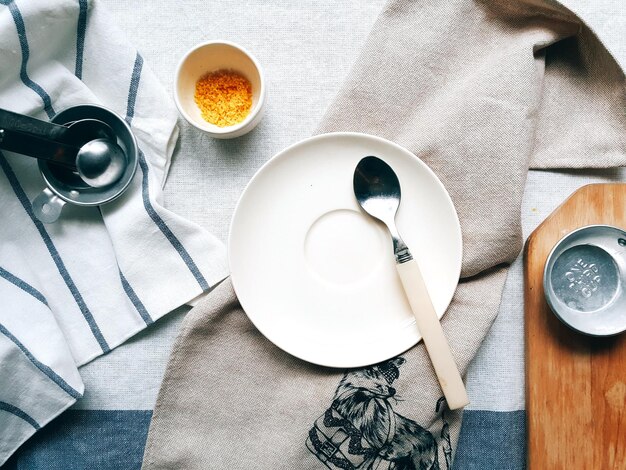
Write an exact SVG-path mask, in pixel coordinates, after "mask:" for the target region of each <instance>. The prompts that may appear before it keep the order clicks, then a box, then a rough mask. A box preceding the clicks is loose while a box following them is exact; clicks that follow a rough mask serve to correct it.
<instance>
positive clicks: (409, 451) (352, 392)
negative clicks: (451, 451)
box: [306, 357, 447, 470]
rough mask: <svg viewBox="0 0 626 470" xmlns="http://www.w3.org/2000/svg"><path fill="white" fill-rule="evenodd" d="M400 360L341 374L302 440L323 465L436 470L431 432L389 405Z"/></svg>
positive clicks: (343, 469)
mask: <svg viewBox="0 0 626 470" xmlns="http://www.w3.org/2000/svg"><path fill="white" fill-rule="evenodd" d="M405 362H406V360H405V359H404V358H403V357H396V358H394V359H390V360H389V361H386V362H383V363H381V364H377V365H374V366H371V367H368V368H366V369H359V370H351V371H349V372H347V373H346V374H345V375H344V376H343V378H342V379H341V382H340V383H339V385H338V386H337V389H336V391H335V396H334V398H333V402H332V404H331V406H330V407H329V408H328V409H327V410H326V412H325V413H324V414H323V415H322V416H320V417H319V418H318V419H317V421H316V422H315V424H314V426H313V427H312V428H311V430H310V431H309V435H308V438H307V441H306V445H307V447H308V449H309V450H310V451H311V452H312V453H313V454H315V456H316V457H317V458H318V459H319V460H320V461H321V462H323V463H324V464H325V465H326V466H327V467H328V468H330V469H332V470H336V469H341V470H356V469H359V470H374V469H375V470H413V469H415V470H439V468H440V467H439V459H438V450H437V442H436V440H435V438H434V437H433V435H432V434H431V433H430V432H429V431H427V430H426V429H424V428H423V427H421V426H420V425H419V424H417V423H416V422H415V421H413V420H411V419H408V418H406V417H404V416H402V415H400V414H398V413H396V412H395V411H394V410H393V406H392V404H391V401H392V400H393V399H394V396H395V395H396V389H395V388H394V387H393V386H392V385H393V383H394V381H396V380H397V379H398V377H399V376H400V371H399V367H400V366H401V365H402V364H404V363H405ZM439 406H440V403H438V404H437V407H438V408H439ZM446 460H447V458H446Z"/></svg>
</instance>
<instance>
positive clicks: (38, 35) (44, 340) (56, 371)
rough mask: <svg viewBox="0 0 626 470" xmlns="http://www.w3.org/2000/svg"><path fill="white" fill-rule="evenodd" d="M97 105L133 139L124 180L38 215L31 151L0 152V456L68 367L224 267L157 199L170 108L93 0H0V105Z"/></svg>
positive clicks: (74, 391)
mask: <svg viewBox="0 0 626 470" xmlns="http://www.w3.org/2000/svg"><path fill="white" fill-rule="evenodd" d="M82 103H98V104H102V105H104V106H106V107H108V108H110V109H112V110H114V111H116V112H117V113H118V114H120V115H121V116H124V117H125V119H126V121H127V122H128V123H129V124H130V125H131V127H132V129H133V131H134V133H135V135H136V137H137V140H138V144H139V148H140V150H141V151H140V160H139V168H138V171H137V174H136V175H135V178H134V180H133V182H132V184H131V186H130V187H129V189H128V190H127V191H126V192H125V193H124V194H123V196H122V197H120V198H119V199H117V200H116V201H114V202H112V203H109V204H106V205H103V206H101V207H100V208H84V207H76V206H70V205H68V206H66V207H65V209H64V211H63V213H62V215H61V217H60V219H59V220H58V221H57V222H56V223H54V224H49V225H44V224H42V223H41V222H39V221H38V220H37V219H36V218H35V217H34V215H33V210H32V207H31V203H30V201H32V200H33V198H34V197H35V196H36V195H37V194H38V193H40V192H41V190H42V189H43V188H44V187H45V185H44V181H43V179H42V177H41V176H40V174H39V171H38V168H37V162H36V161H35V160H34V159H29V158H25V157H23V156H20V155H15V154H11V153H9V152H0V214H1V216H2V223H1V224H0V465H1V464H2V463H3V462H4V461H5V460H6V459H7V458H8V457H9V455H11V453H12V452H13V451H14V450H15V449H16V448H17V447H19V445H20V444H21V443H23V442H24V441H25V440H26V439H27V438H28V437H29V436H31V435H32V434H33V433H34V432H35V431H36V430H37V429H39V428H40V427H42V426H43V425H45V424H46V423H47V422H49V421H50V420H51V419H53V418H54V417H55V416H57V415H58V414H59V413H61V412H62V411H63V410H65V409H66V408H68V407H69V406H71V405H72V404H73V403H74V402H75V401H76V400H77V399H78V398H80V397H81V396H82V394H83V388H84V387H83V384H82V382H81V378H80V375H79V373H78V370H77V367H78V366H80V365H82V364H85V363H86V362H88V361H90V360H92V359H94V358H95V357H98V356H100V355H101V354H104V353H106V352H108V351H110V350H111V349H112V348H114V347H116V346H118V345H119V344H121V343H122V342H124V341H125V340H126V339H128V338H129V337H131V336H132V335H134V334H136V333H137V332H138V331H140V330H142V329H143V328H145V327H146V326H147V325H149V324H151V323H152V322H154V321H155V320H156V319H158V318H159V317H161V316H162V315H164V314H166V313H167V312H170V311H171V310H173V309H175V308H176V307H178V306H180V305H182V304H184V303H187V302H189V301H191V300H192V299H194V298H195V297H198V296H199V295H201V294H202V293H203V292H206V291H208V290H209V289H210V288H211V287H212V286H213V285H215V284H216V283H217V282H219V281H220V280H221V279H223V278H224V277H225V275H226V263H225V261H224V259H225V258H224V248H223V245H222V244H221V243H220V242H219V241H218V240H217V239H215V238H214V237H213V236H211V235H210V234H209V233H207V232H206V231H205V230H203V229H202V228H200V227H198V226H197V225H194V224H193V223H190V222H188V221H186V220H184V219H182V218H180V217H179V216H177V215H175V214H173V213H171V212H170V211H168V210H166V209H164V208H163V200H162V199H163V198H162V186H163V184H164V182H165V178H166V175H167V170H168V165H169V161H170V157H171V154H172V151H173V148H174V144H175V141H176V138H177V136H178V130H177V127H176V119H177V113H176V110H175V108H174V106H173V104H172V103H171V100H170V99H169V98H168V97H167V96H166V95H165V92H164V91H163V90H162V88H161V86H160V85H159V83H158V82H157V80H156V78H155V77H154V75H153V74H152V73H151V72H150V70H148V69H147V68H146V67H145V66H144V63H143V60H142V58H141V56H140V55H139V54H137V52H136V51H135V50H134V49H133V48H132V47H131V46H130V45H129V44H128V43H127V42H126V41H125V40H124V39H123V38H122V37H121V35H120V33H119V32H118V31H117V29H116V28H115V26H114V25H112V24H111V22H110V21H109V20H108V18H107V16H106V13H105V12H103V11H102V7H101V6H100V5H99V3H98V2H97V1H87V0H55V1H50V0H18V1H12V0H0V107H1V108H5V109H9V110H12V111H16V112H19V113H24V114H29V115H32V116H35V117H37V118H41V119H48V118H51V117H52V116H54V115H55V113H57V112H59V111H61V110H63V109H64V108H67V107H69V106H73V105H76V104H82Z"/></svg>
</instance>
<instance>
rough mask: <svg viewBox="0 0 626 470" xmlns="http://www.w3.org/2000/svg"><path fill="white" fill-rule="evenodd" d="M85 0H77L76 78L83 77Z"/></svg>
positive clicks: (85, 26)
mask: <svg viewBox="0 0 626 470" xmlns="http://www.w3.org/2000/svg"><path fill="white" fill-rule="evenodd" d="M87 7H88V3H87V0H78V9H79V10H78V25H77V27H76V69H75V70H76V71H75V72H74V74H75V75H76V77H77V78H80V79H82V78H83V52H84V50H85V32H86V31H87Z"/></svg>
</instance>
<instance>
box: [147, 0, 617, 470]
mask: <svg viewBox="0 0 626 470" xmlns="http://www.w3.org/2000/svg"><path fill="white" fill-rule="evenodd" d="M625 92H626V90H625V81H624V74H623V72H622V70H621V69H620V68H619V66H618V65H617V64H616V63H615V61H614V60H613V58H612V57H611V56H610V54H609V53H608V52H607V51H606V50H605V49H604V47H603V46H602V44H601V43H600V41H599V40H598V38H596V37H595V35H594V34H593V33H592V32H591V31H590V30H589V29H588V28H587V27H586V26H585V25H584V23H583V22H582V21H581V19H579V18H577V17H576V16H575V15H574V14H572V13H571V12H570V11H569V10H567V9H566V8H565V7H563V6H562V5H560V4H558V3H556V2H554V1H545V2H544V1H537V0H525V1H519V2H508V1H504V0H503V1H491V2H483V1H473V0H453V1H449V2H439V1H435V0H432V1H423V2H414V1H409V0H391V1H390V2H389V3H388V4H387V5H386V7H385V9H384V11H383V13H382V15H381V17H380V18H379V20H378V21H377V23H376V25H375V26H374V30H373V32H372V33H371V35H370V37H369V39H368V41H367V44H366V46H365V48H364V50H363V52H362V54H361V56H360V58H359V59H358V60H357V62H356V65H355V66H354V69H353V71H352V72H351V74H350V76H349V78H348V80H347V82H346V84H345V86H344V87H343V89H342V90H341V91H340V93H339V95H338V96H337V98H336V100H335V101H334V103H333V104H332V105H331V107H330V109H329V111H328V113H327V115H326V117H325V118H324V121H323V123H322V125H321V126H320V128H319V132H331V131H360V132H368V133H372V134H377V135H380V136H383V137H386V138H388V139H390V140H393V141H396V142H398V143H400V144H402V145H404V146H405V147H407V148H409V149H410V150H412V151H413V152H414V153H415V154H416V155H417V156H419V157H420V158H422V159H423V160H424V161H425V162H426V163H427V164H428V165H429V166H430V167H431V168H432V169H433V170H434V171H435V173H436V174H437V175H438V176H439V178H440V179H441V180H442V182H443V183H444V185H445V186H446V188H447V189H448V191H449V192H450V194H451V196H452V199H453V201H454V203H455V205H456V208H457V211H458V214H459V218H460V220H461V226H462V230H463V238H464V259H463V267H462V279H461V283H460V285H459V287H458V290H457V292H456V295H455V297H454V299H453V301H452V304H451V305H450V308H449V309H448V311H447V313H446V314H445V316H444V317H443V319H442V324H443V328H444V331H445V333H446V336H447V337H448V339H449V342H450V345H451V348H452V350H453V354H454V356H455V359H456V361H457V364H458V365H459V367H460V369H461V370H462V371H463V372H465V371H466V370H467V367H468V364H469V362H470V361H471V359H472V358H473V357H474V355H475V354H476V351H477V349H478V348H479V346H480V344H481V342H482V340H483V338H484V337H485V335H486V334H487V332H488V330H489V328H490V326H491V324H492V322H493V320H494V318H495V317H496V314H497V312H498V304H499V301H500V295H501V292H502V288H503V284H504V280H505V278H506V273H507V269H508V264H509V263H510V262H511V261H512V260H513V259H514V258H515V257H516V256H517V254H518V253H519V251H520V249H521V245H522V236H521V230H520V206H521V198H522V193H523V188H524V182H525V179H526V175H527V170H528V168H529V165H531V164H532V165H533V166H534V167H541V168H554V167H603V166H614V165H624V164H625V163H626V117H625V115H624V112H623V109H624V103H625ZM338 158H340V157H339V156H338ZM348 184H349V182H348ZM519 334H520V335H521V334H522V332H521V331H520V332H519ZM392 389H393V390H392ZM441 395H442V394H441V390H440V388H439V384H438V383H437V380H436V377H435V375H434V373H433V371H432V366H431V364H430V362H429V360H428V356H427V354H426V352H425V349H424V347H423V345H422V344H420V345H418V346H416V347H414V348H412V349H411V350H409V351H407V352H406V353H404V354H402V355H401V356H400V357H397V358H394V359H391V360H389V361H385V362H383V363H381V364H377V365H374V366H371V367H368V368H365V369H358V370H348V371H338V370H332V369H326V368H321V367H316V366H312V365H309V364H306V363H304V362H302V361H299V360H297V359H295V358H293V357H290V356H289V355H287V354H285V353H283V352H282V351H280V350H278V349H277V348H275V347H274V346H272V345H271V344H270V343H269V342H268V341H267V340H266V339H264V338H263V336H262V335H261V334H260V333H259V332H258V331H257V330H256V329H255V328H254V326H253V325H252V324H251V323H250V322H249V320H248V319H247V318H246V317H245V315H244V313H243V312H242V310H241V308H240V306H239V305H238V303H237V301H236V297H235V296H234V293H233V291H232V287H231V285H230V283H229V281H226V282H224V283H223V284H222V285H220V286H219V287H218V288H217V289H216V291H215V292H214V293H213V294H212V295H211V296H210V297H208V298H206V299H205V300H204V301H203V303H202V304H200V305H198V306H197V307H196V308H195V309H194V310H192V311H191V312H190V313H189V314H188V315H187V317H186V318H185V320H184V322H183V325H182V329H181V332H180V335H179V337H178V339H177V341H176V344H175V346H174V349H173V352H172V356H171V358H170V362H169V364H168V367H167V371H166V373H165V377H164V380H163V384H162V387H161V390H160V393H159V397H158V399H157V403H156V408H155V411H154V415H153V419H152V423H151V427H150V432H149V436H148V442H147V447H146V451H145V456H144V464H143V468H145V469H149V470H156V469H170V468H185V469H201V468H273V469H276V468H285V469H293V468H298V469H314V468H315V469H320V468H325V467H328V468H331V469H357V468H358V469H374V468H376V469H391V468H395V469H400V468H402V469H438V468H447V469H449V468H451V466H452V463H451V462H452V459H453V454H454V449H455V448H456V442H457V439H458V433H459V429H460V424H461V417H462V413H461V412H459V411H455V412H451V411H449V410H448V409H447V408H446V406H445V401H443V400H442V397H441ZM470 399H471V397H470Z"/></svg>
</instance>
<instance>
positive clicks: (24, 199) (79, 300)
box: [0, 152, 111, 353]
mask: <svg viewBox="0 0 626 470" xmlns="http://www.w3.org/2000/svg"><path fill="white" fill-rule="evenodd" d="M0 167H2V169H3V170H4V173H5V174H6V176H7V179H8V180H9V183H10V184H11V186H12V188H13V191H14V192H15V195H16V196H17V198H18V199H19V201H20V202H21V203H22V206H23V207H24V210H26V212H27V213H28V215H29V217H30V218H31V220H32V221H33V223H34V224H35V227H37V230H38V231H39V234H40V235H41V238H42V239H43V241H44V243H45V244H46V247H47V248H48V252H49V253H50V256H52V259H53V261H54V264H56V267H57V269H58V270H59V274H61V277H62V278H63V280H64V281H65V285H66V286H67V288H68V289H69V290H70V292H71V294H72V296H73V297H74V300H75V301H76V304H78V307H79V308H80V311H81V313H82V314H83V317H85V321H86V322H87V324H88V325H89V328H90V329H91V332H92V333H93V335H94V337H95V338H96V341H98V344H99V345H100V347H101V348H102V352H104V353H107V352H109V351H110V350H111V348H110V347H109V345H108V344H107V342H106V340H105V339H104V336H103V335H102V332H101V331H100V328H99V327H98V324H97V323H96V320H95V319H94V317H93V315H92V313H91V311H90V310H89V308H88V307H87V304H85V301H84V300H83V296H82V295H81V294H80V292H79V291H78V288H77V287H76V284H74V281H73V280H72V278H71V276H70V273H69V272H68V271H67V268H66V267H65V264H64V263H63V260H62V259H61V256H60V255H59V252H58V251H57V249H56V247H55V246H54V243H53V242H52V239H51V238H50V235H48V232H46V229H45V227H44V226H43V224H42V223H41V221H39V220H38V219H37V218H36V217H35V214H34V212H33V207H32V205H31V203H30V201H29V200H28V196H26V193H25V192H24V190H23V189H22V186H21V185H20V182H19V181H18V180H17V176H15V173H14V172H13V169H12V168H11V165H9V162H7V160H6V158H5V157H4V155H3V154H2V152H0Z"/></svg>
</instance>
